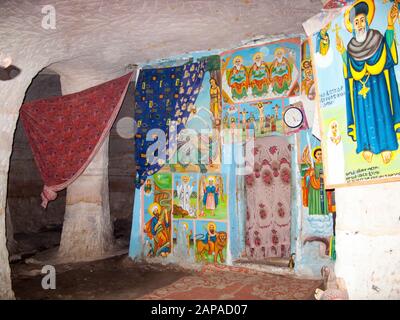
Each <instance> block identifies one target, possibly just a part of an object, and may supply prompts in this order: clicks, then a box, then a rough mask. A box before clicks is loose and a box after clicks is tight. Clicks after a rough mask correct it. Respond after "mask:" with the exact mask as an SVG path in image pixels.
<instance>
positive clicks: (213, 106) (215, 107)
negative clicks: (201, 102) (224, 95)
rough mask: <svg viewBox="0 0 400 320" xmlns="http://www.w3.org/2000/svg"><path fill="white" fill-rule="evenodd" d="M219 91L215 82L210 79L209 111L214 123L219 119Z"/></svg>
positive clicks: (220, 106)
mask: <svg viewBox="0 0 400 320" xmlns="http://www.w3.org/2000/svg"><path fill="white" fill-rule="evenodd" d="M221 108H222V105H221V90H220V89H219V85H218V83H217V80H216V79H214V78H211V79H210V110H211V113H212V114H213V116H214V119H215V121H217V120H220V119H221V112H222V110H221Z"/></svg>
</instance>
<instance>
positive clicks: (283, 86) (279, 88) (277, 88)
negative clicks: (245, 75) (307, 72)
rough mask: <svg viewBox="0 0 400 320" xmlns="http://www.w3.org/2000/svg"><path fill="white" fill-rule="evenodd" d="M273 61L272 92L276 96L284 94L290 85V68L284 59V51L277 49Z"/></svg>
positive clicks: (287, 61)
mask: <svg viewBox="0 0 400 320" xmlns="http://www.w3.org/2000/svg"><path fill="white" fill-rule="evenodd" d="M274 56H275V59H274V61H273V62H272V65H271V80H272V92H273V93H275V94H277V95H283V94H285V93H286V92H287V91H288V90H289V89H290V85H291V84H292V66H291V64H290V62H289V60H288V59H287V58H286V57H285V49H284V48H277V49H276V50H275V52H274Z"/></svg>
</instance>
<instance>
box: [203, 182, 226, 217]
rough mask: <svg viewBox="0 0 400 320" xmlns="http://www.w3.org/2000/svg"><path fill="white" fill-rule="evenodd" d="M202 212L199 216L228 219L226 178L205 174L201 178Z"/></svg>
mask: <svg viewBox="0 0 400 320" xmlns="http://www.w3.org/2000/svg"><path fill="white" fill-rule="evenodd" d="M199 196H200V197H199V203H200V213H199V215H198V218H203V219H206V218H212V219H218V220H223V219H226V216H227V214H226V213H227V212H226V206H227V198H228V195H227V193H226V185H225V183H224V178H223V177H222V176H220V175H207V176H206V175H204V176H202V177H201V178H200V192H199Z"/></svg>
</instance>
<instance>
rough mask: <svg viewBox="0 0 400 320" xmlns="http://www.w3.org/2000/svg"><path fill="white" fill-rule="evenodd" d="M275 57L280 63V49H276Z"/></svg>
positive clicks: (281, 57) (281, 58)
mask: <svg viewBox="0 0 400 320" xmlns="http://www.w3.org/2000/svg"><path fill="white" fill-rule="evenodd" d="M275 58H276V60H278V62H279V63H281V62H282V60H283V51H282V50H278V51H277V52H276V53H275Z"/></svg>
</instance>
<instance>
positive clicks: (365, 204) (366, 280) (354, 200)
mask: <svg viewBox="0 0 400 320" xmlns="http://www.w3.org/2000/svg"><path fill="white" fill-rule="evenodd" d="M399 193H400V183H387V184H380V185H370V186H362V187H361V186H360V187H351V188H339V189H337V190H336V204H337V220H336V221H337V222H336V251H337V260H336V265H335V273H336V275H337V276H338V277H341V278H343V279H344V280H345V283H346V287H347V290H348V293H349V297H350V299H400V273H399V266H400V212H399V208H398V204H397V202H396V201H393V200H394V199H397V198H398V197H399Z"/></svg>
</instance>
